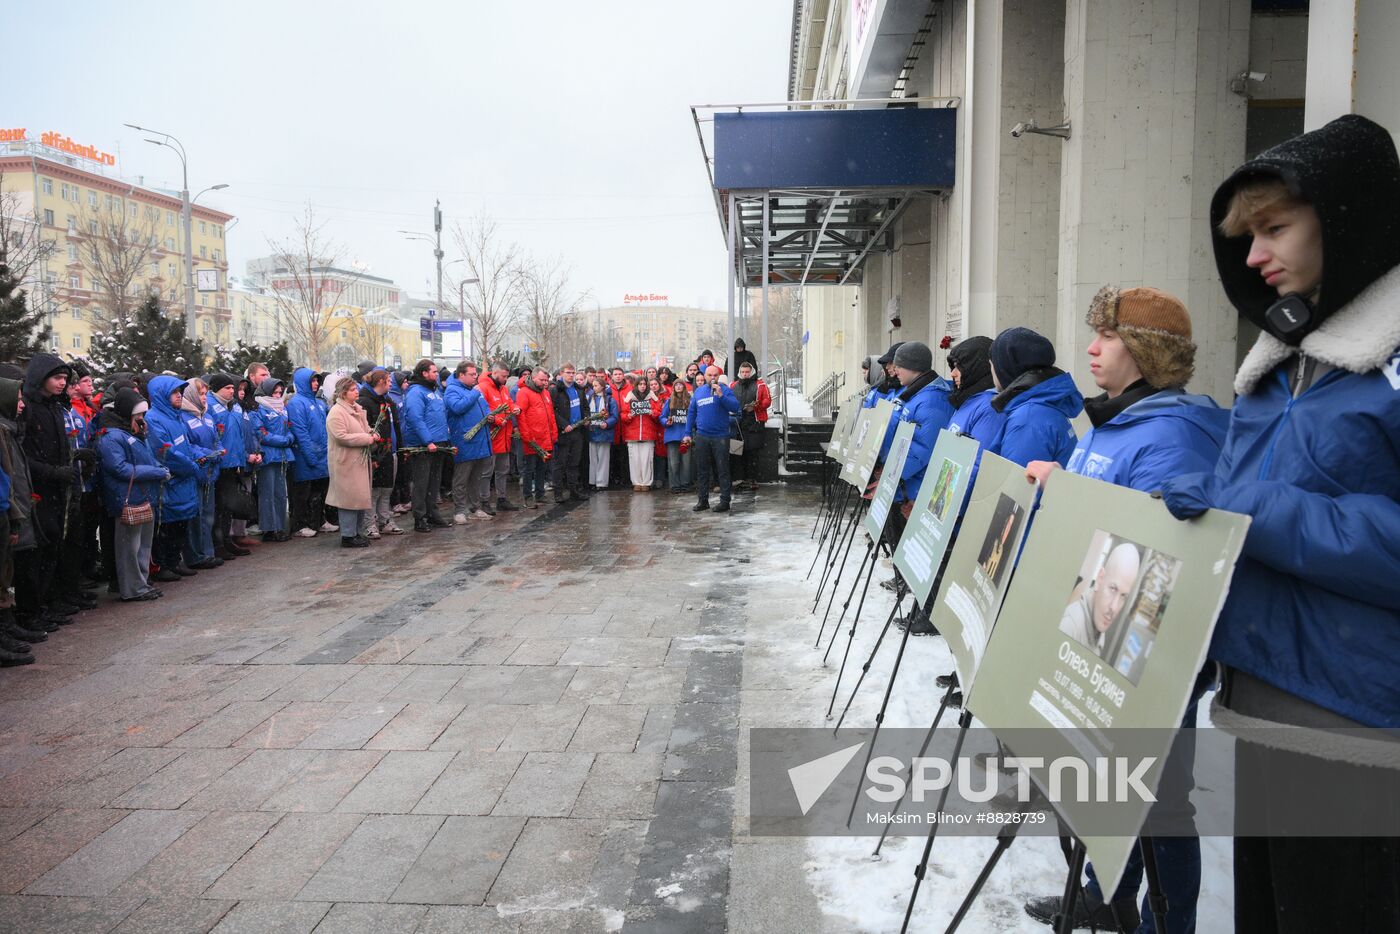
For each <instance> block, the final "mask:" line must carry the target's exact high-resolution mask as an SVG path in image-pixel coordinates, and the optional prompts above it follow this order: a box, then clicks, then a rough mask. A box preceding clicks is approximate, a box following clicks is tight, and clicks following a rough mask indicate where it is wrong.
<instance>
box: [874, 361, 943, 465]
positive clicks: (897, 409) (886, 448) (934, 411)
mask: <svg viewBox="0 0 1400 934" xmlns="http://www.w3.org/2000/svg"><path fill="white" fill-rule="evenodd" d="M952 391H953V384H952V383H950V382H948V381H947V380H946V379H944V378H943V377H941V376H940V377H937V378H936V379H934V380H933V382H931V383H929V384H928V385H926V386H924V388H923V389H920V390H919V394H918V395H917V396H915V397H914V399H910V400H909V402H907V403H905V402H900V401H899V397H900V396H902V395H903V394H904V390H903V389H901V390H900V391H899V392H897V393H895V394H894V395H893V396H891V397H890V401H891V402H893V403H894V415H893V416H891V417H890V423H889V424H888V425H886V426H885V437H884V440H883V441H881V442H880V458H879V460H880V463H882V464H883V463H884V462H885V460H886V459H887V458H888V457H889V456H890V445H892V444H894V433H895V432H896V431H898V430H899V423H900V422H902V421H912V422H915V423H917V424H919V425H920V426H921V427H922V426H923V425H924V423H925V422H927V423H928V424H930V425H935V426H936V427H935V428H934V429H933V435H932V437H933V439H934V441H936V440H938V432H939V431H940V430H941V429H944V428H947V427H948V422H949V421H950V420H951V419H952V417H953V403H951V402H949V401H948V394H949V393H951V392H952ZM926 392H928V393H931V394H930V395H929V396H927V397H926V398H924V399H923V400H922V401H920V403H919V416H918V417H917V418H910V419H906V418H905V417H904V407H905V406H906V405H913V404H914V401H915V399H918V398H919V396H923V395H924V394H925V393H926ZM925 431H927V429H926V428H925ZM932 450H933V444H932V442H930V444H929V451H932ZM910 453H911V454H912V453H913V451H912V450H911V451H910ZM925 453H927V452H925Z"/></svg>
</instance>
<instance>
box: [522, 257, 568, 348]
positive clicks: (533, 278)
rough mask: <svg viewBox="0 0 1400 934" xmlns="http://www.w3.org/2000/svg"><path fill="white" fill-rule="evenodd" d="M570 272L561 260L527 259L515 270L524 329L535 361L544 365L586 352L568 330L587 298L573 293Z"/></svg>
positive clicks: (556, 258)
mask: <svg viewBox="0 0 1400 934" xmlns="http://www.w3.org/2000/svg"><path fill="white" fill-rule="evenodd" d="M570 273H571V270H570V269H569V268H568V267H566V266H565V265H564V263H563V260H562V259H560V258H558V257H555V258H554V259H551V260H548V261H547V262H543V263H541V262H536V261H533V260H528V259H527V260H524V261H522V262H521V264H520V265H519V266H518V267H517V268H516V270H515V277H516V290H517V292H518V294H519V296H520V308H521V327H522V329H523V330H524V332H525V336H526V337H527V338H528V339H529V341H530V342H531V343H532V344H534V346H535V357H536V362H537V363H539V364H541V365H543V364H546V363H548V362H549V361H551V360H553V361H556V362H563V361H564V360H565V358H568V357H570V356H571V355H576V354H579V353H582V352H583V351H584V349H585V348H584V347H582V346H580V345H579V343H578V340H577V338H578V335H576V334H573V333H572V330H573V329H572V328H571V327H568V325H569V324H570V322H571V318H572V316H573V315H574V313H575V312H577V311H578V308H579V304H580V303H581V302H582V301H583V298H584V296H583V295H582V294H581V293H577V292H575V291H573V289H572V287H571V285H570V282H569V276H570Z"/></svg>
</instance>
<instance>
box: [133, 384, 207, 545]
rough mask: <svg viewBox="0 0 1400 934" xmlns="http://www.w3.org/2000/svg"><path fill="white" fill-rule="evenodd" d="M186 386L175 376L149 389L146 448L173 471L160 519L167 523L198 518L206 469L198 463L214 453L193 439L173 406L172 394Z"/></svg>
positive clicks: (179, 413) (167, 482) (167, 486)
mask: <svg viewBox="0 0 1400 934" xmlns="http://www.w3.org/2000/svg"><path fill="white" fill-rule="evenodd" d="M185 385H186V383H185V381H184V380H182V379H179V378H178V377H175V376H157V377H155V378H154V379H152V380H151V382H150V384H149V385H148V386H147V387H146V391H147V392H148V393H149V394H150V406H151V407H150V410H149V411H147V412H146V430H147V436H146V444H147V445H148V446H149V447H150V449H151V453H152V454H154V455H155V458H156V461H157V462H158V463H160V464H162V465H164V467H165V469H166V470H169V471H170V479H169V480H167V481H166V482H165V493H164V498H163V499H162V501H161V510H160V516H159V517H158V518H159V520H160V521H161V522H163V523H164V522H183V521H184V520H186V519H193V518H194V517H195V516H196V515H198V513H199V491H198V489H197V486H198V483H199V477H200V476H201V475H202V474H203V473H204V468H203V467H201V466H200V465H199V464H198V463H197V460H198V458H201V457H205V456H207V455H209V454H212V453H213V452H212V451H211V450H209V449H207V448H202V447H199V446H198V445H196V444H195V443H194V442H193V441H192V440H191V439H190V435H189V429H188V427H187V426H186V425H185V413H184V412H182V411H180V410H179V409H177V408H175V407H174V406H173V405H171V404H170V394H171V393H173V392H174V391H175V390H177V389H183V388H184V387H185ZM166 445H169V447H166ZM162 449H163V453H162Z"/></svg>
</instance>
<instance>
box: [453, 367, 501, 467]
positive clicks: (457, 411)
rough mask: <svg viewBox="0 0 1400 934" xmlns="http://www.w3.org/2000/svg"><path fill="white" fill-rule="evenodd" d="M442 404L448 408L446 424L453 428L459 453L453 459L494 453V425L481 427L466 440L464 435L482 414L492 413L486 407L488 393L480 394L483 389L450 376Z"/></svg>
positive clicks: (456, 461)
mask: <svg viewBox="0 0 1400 934" xmlns="http://www.w3.org/2000/svg"><path fill="white" fill-rule="evenodd" d="M442 405H443V408H444V409H446V410H447V427H448V430H449V431H450V432H451V434H452V437H451V441H450V443H451V444H455V445H456V446H457V453H456V454H455V455H454V456H453V458H452V460H453V462H454V463H458V464H460V463H462V462H463V461H478V460H481V459H482V458H483V457H490V456H491V426H490V425H486V426H484V427H482V429H481V430H480V431H478V432H477V433H476V434H475V435H472V439H471V440H470V441H467V440H464V439H463V437H462V436H463V435H464V434H466V432H467V431H469V430H470V429H471V428H472V426H474V425H476V424H477V423H479V422H480V421H481V420H482V419H483V418H486V417H487V416H488V415H490V414H491V410H490V409H488V408H487V407H486V397H485V396H483V395H482V394H481V390H479V389H476V388H472V389H468V388H467V387H466V386H463V385H462V381H461V380H459V379H458V378H457V377H455V376H453V377H451V378H449V379H448V380H447V390H446V392H444V393H443V400H442Z"/></svg>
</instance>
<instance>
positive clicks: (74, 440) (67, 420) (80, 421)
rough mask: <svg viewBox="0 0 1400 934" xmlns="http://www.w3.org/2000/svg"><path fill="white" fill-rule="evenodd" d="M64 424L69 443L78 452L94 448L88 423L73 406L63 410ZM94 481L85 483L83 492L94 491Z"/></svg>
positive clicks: (88, 480)
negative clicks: (82, 449) (81, 449)
mask: <svg viewBox="0 0 1400 934" xmlns="http://www.w3.org/2000/svg"><path fill="white" fill-rule="evenodd" d="M63 422H64V425H65V426H66V427H65V428H64V431H66V432H67V433H68V443H69V445H70V446H71V447H72V448H73V450H75V451H77V450H79V449H80V448H87V447H92V444H91V440H92V439H91V433H90V431H89V429H88V421H87V419H86V418H83V413H82V412H79V411H78V410H77V409H75V408H73V407H72V406H71V405H68V406H64V408H63ZM92 484H93V480H92V479H87V480H84V481H83V492H85V493H87V492H91V491H92V488H93V487H92Z"/></svg>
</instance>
